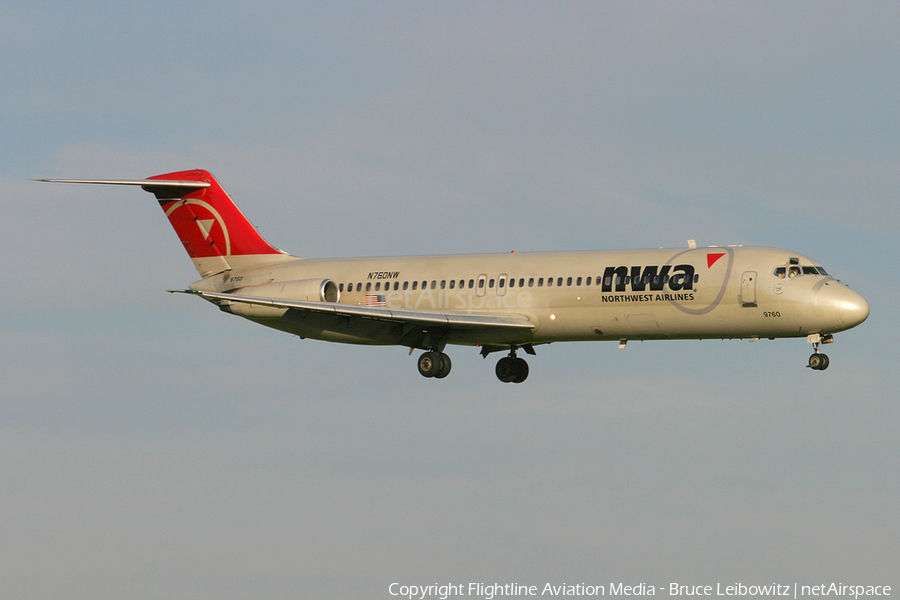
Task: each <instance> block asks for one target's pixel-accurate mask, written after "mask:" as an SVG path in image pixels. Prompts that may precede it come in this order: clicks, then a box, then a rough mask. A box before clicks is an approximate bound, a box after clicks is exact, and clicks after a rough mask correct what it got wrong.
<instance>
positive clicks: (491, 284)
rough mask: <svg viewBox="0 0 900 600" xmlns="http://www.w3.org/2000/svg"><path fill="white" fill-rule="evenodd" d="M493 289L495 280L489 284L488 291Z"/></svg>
mask: <svg viewBox="0 0 900 600" xmlns="http://www.w3.org/2000/svg"><path fill="white" fill-rule="evenodd" d="M492 287H494V280H493V279H491V280H490V281H489V282H488V289H490V288H492Z"/></svg>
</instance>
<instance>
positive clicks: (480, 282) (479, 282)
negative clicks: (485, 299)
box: [478, 279, 484, 290]
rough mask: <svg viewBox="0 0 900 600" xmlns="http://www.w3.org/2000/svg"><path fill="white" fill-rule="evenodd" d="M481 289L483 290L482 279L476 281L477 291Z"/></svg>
mask: <svg viewBox="0 0 900 600" xmlns="http://www.w3.org/2000/svg"><path fill="white" fill-rule="evenodd" d="M483 288H484V279H479V280H478V289H479V290H480V289H483Z"/></svg>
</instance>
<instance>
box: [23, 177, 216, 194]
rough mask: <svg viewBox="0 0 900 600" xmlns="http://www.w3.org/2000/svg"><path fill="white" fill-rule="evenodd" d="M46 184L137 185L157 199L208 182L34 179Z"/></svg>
mask: <svg viewBox="0 0 900 600" xmlns="http://www.w3.org/2000/svg"><path fill="white" fill-rule="evenodd" d="M34 181H44V182H46V183H88V184H93V185H139V186H141V187H142V188H143V189H144V191H147V192H150V193H151V194H155V195H156V197H157V198H181V197H182V196H186V195H187V194H190V193H191V192H192V191H194V190H202V189H203V188H208V187H209V186H210V185H211V184H210V183H209V182H208V181H172V180H163V179H35V180H34Z"/></svg>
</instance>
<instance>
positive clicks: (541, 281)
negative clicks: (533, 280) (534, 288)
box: [538, 277, 544, 287]
mask: <svg viewBox="0 0 900 600" xmlns="http://www.w3.org/2000/svg"><path fill="white" fill-rule="evenodd" d="M538 287H544V278H543V277H538Z"/></svg>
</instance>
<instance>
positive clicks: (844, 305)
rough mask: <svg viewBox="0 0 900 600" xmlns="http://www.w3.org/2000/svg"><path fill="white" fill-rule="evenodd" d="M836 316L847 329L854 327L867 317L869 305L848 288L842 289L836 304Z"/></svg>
mask: <svg viewBox="0 0 900 600" xmlns="http://www.w3.org/2000/svg"><path fill="white" fill-rule="evenodd" d="M838 314H839V315H840V317H841V321H842V322H843V323H844V325H846V326H847V327H855V326H857V325H859V324H860V323H862V322H863V321H865V320H866V318H867V317H868V316H869V303H868V302H866V299H865V298H863V297H862V296H861V295H860V294H858V293H856V292H854V291H853V290H851V289H850V288H844V290H843V292H842V293H841V297H840V300H839V302H838Z"/></svg>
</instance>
